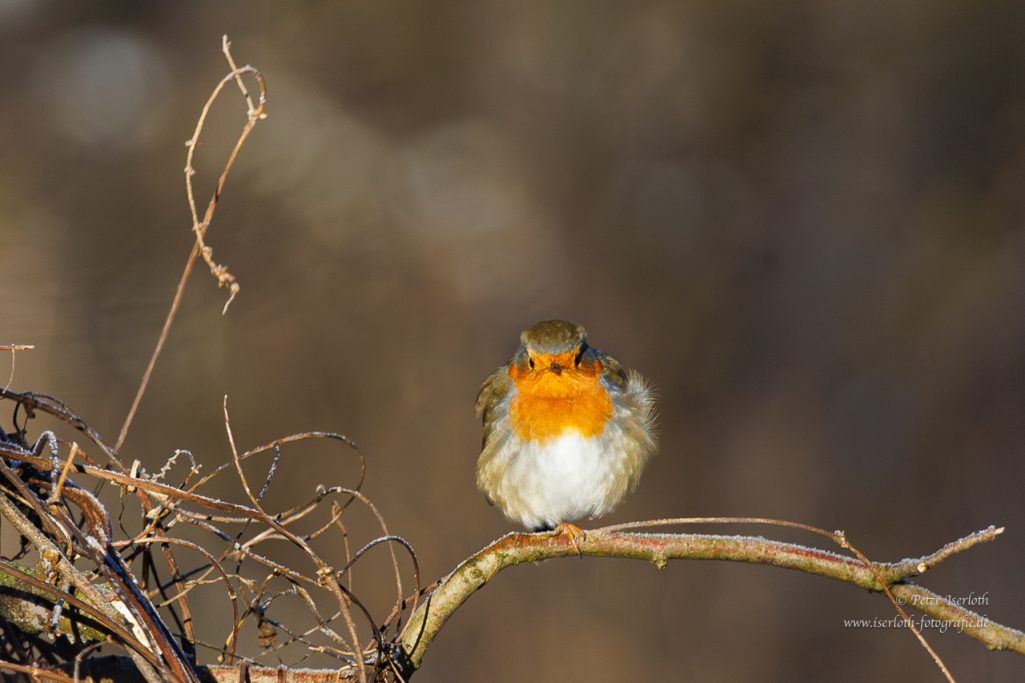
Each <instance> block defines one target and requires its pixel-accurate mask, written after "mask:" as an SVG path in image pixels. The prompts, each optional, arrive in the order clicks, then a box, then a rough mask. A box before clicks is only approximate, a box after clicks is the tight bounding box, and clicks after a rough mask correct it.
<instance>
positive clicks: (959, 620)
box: [400, 526, 1025, 669]
mask: <svg viewBox="0 0 1025 683" xmlns="http://www.w3.org/2000/svg"><path fill="white" fill-rule="evenodd" d="M1001 532H1003V528H1000V529H997V528H995V527H992V526H991V527H989V528H988V529H985V530H982V531H978V532H976V533H974V534H970V535H968V536H965V537H964V538H961V539H958V540H957V541H954V542H952V543H949V544H947V545H946V546H944V547H943V548H941V549H940V550H937V551H936V552H934V553H932V554H930V555H926V556H925V557H921V558H915V559H906V560H901V561H899V562H893V563H889V562H880V563H874V564H873V567H872V568H869V567H867V566H866V565H865V564H864V563H863V562H861V561H860V560H858V559H855V558H851V557H844V556H842V555H838V554H836V553H833V552H830V551H827V550H820V549H817V548H809V547H805V546H801V545H797V544H793V543H782V542H779V541H770V540H768V539H765V538H762V537H754V536H724V535H714V534H651V533H624V532H619V531H605V530H597V531H588V532H586V533H585V534H584V535H583V536H577V537H576V538H573V537H571V536H569V535H567V534H560V533H558V532H552V533H541V534H527V533H511V534H507V535H505V536H503V537H502V538H500V539H498V540H497V541H495V542H494V543H492V544H491V545H489V546H488V547H486V548H484V549H483V550H481V551H479V552H478V553H476V554H475V555H473V556H472V557H470V558H469V559H467V560H466V561H465V562H463V563H462V564H460V565H459V566H458V567H456V569H455V570H454V571H453V572H452V573H451V574H449V575H448V576H447V577H446V578H445V579H443V580H442V582H441V584H440V585H439V586H438V587H437V589H435V591H434V592H433V593H432V594H431V596H430V597H429V598H428V599H427V601H426V602H425V603H424V604H423V605H421V607H420V609H418V610H417V611H416V612H415V613H414V614H413V616H412V618H411V619H410V621H409V624H408V625H407V626H406V629H405V631H404V632H403V634H402V638H401V639H400V643H401V645H402V647H403V649H404V650H405V653H406V655H407V656H408V658H409V661H408V665H409V666H410V668H411V669H416V668H419V666H420V663H421V662H422V661H423V656H424V652H425V651H426V650H427V648H428V646H430V644H431V642H432V641H433V640H434V638H435V636H437V634H438V632H439V631H440V630H441V628H442V626H444V625H445V622H446V621H448V619H449V617H451V616H452V614H453V613H454V612H455V611H456V610H457V609H458V608H459V607H460V606H461V605H462V604H463V603H464V602H465V601H466V600H467V599H468V598H469V597H470V596H471V595H472V594H473V593H474V592H476V591H477V590H478V589H479V588H481V587H482V586H483V585H484V584H486V583H487V582H488V581H490V580H491V579H492V578H493V577H494V576H495V575H496V574H498V572H500V571H502V570H503V569H505V568H506V567H512V566H515V565H517V564H521V563H523V562H537V561H539V560H546V559H550V558H555V557H572V556H576V555H577V554H578V549H577V548H578V547H579V553H580V554H582V555H591V556H595V557H621V558H627V559H636V560H646V561H648V562H651V563H652V564H654V565H655V566H656V567H658V568H660V569H661V568H663V567H665V566H666V564H667V563H668V561H669V560H685V559H686V560H730V561H733V562H749V563H752V564H765V565H772V566H775V567H783V568H786V569H794V570H797V571H802V572H805V573H808V574H818V575H819V576H825V577H828V578H831V579H836V580H838V581H845V582H847V583H852V584H854V585H856V586H859V587H861V588H866V589H868V590H873V591H878V590H882V586H881V585H880V584H879V582H878V581H877V580H876V578H875V575H874V573H873V569H874V570H875V572H876V573H878V575H879V576H880V577H882V578H883V580H884V581H886V582H887V583H888V584H889V585H890V586H891V591H892V592H893V594H894V595H895V596H897V597H898V599H900V600H903V601H904V603H905V604H907V605H910V606H912V607H914V608H915V609H917V610H918V611H920V612H922V613H924V614H927V615H929V616H932V617H935V618H937V619H941V620H943V621H945V622H947V623H950V624H952V625H953V626H954V627H955V628H957V629H958V630H960V631H962V632H963V633H965V634H966V635H968V636H971V637H972V638H975V639H976V640H978V641H979V642H981V643H983V644H984V645H985V646H986V647H988V648H989V649H991V650H1012V651H1014V652H1017V653H1019V654H1025V633H1023V632H1021V631H1018V630H1016V629H1013V628H1009V627H1006V626H1001V625H1000V624H996V623H994V622H992V621H990V620H989V619H987V618H986V617H983V616H981V615H978V614H975V613H974V612H971V611H970V610H966V609H964V608H963V607H960V606H959V605H956V604H954V603H953V602H951V601H950V600H948V599H947V598H944V597H942V596H939V595H937V594H935V593H932V592H931V591H928V590H926V589H924V588H922V587H921V586H917V585H914V584H911V583H907V582H906V580H907V579H908V578H909V577H912V576H918V575H920V574H922V573H924V572H925V571H927V570H929V569H930V568H932V567H934V566H936V565H937V564H939V563H940V562H942V561H943V560H945V559H947V558H949V557H951V556H953V555H956V554H957V553H960V552H963V551H965V550H968V549H969V548H972V547H973V546H976V545H978V544H980V543H986V542H988V541H992V540H993V539H994V538H996V537H997V536H998V535H999V534H1000V533H1001Z"/></svg>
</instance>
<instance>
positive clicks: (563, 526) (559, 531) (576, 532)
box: [552, 522, 587, 558]
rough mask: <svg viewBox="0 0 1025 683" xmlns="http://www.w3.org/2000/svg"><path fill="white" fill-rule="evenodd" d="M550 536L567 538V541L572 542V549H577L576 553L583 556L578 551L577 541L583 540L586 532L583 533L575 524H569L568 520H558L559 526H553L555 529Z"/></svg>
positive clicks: (578, 544)
mask: <svg viewBox="0 0 1025 683" xmlns="http://www.w3.org/2000/svg"><path fill="white" fill-rule="evenodd" d="M552 536H553V537H554V538H559V537H560V536H565V537H566V538H568V539H569V542H570V543H572V544H573V549H574V550H576V551H577V555H578V556H580V557H581V558H582V557H583V556H584V554H583V553H582V552H580V543H579V541H583V540H584V539H586V538H587V534H585V533H584V530H583V529H581V528H580V527H578V526H577V525H576V524H570V523H569V522H559V526H557V527H555V529H554V530H553V531H552Z"/></svg>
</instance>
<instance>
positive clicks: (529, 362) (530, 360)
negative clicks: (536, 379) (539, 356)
mask: <svg viewBox="0 0 1025 683" xmlns="http://www.w3.org/2000/svg"><path fill="white" fill-rule="evenodd" d="M527 365H528V366H530V369H531V370H533V369H534V359H533V358H529V357H528V358H527Z"/></svg>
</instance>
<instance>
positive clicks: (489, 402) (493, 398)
mask: <svg viewBox="0 0 1025 683" xmlns="http://www.w3.org/2000/svg"><path fill="white" fill-rule="evenodd" d="M511 386H512V380H511V379H509V373H508V369H507V368H506V366H504V365H503V366H502V367H500V368H498V369H497V370H495V371H494V372H493V373H491V374H490V375H489V376H488V378H487V379H486V380H484V384H482V385H481V387H480V391H479V392H478V393H477V405H476V410H477V417H478V418H480V419H481V420H482V421H483V422H484V443H487V442H488V437H489V436H490V435H491V430H492V428H493V427H494V425H495V421H496V420H497V419H498V416H497V415H496V414H495V404H497V403H498V402H499V401H501V400H502V399H503V398H504V397H505V395H506V394H507V393H509V387H511Z"/></svg>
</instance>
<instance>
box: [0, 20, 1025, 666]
mask: <svg viewBox="0 0 1025 683" xmlns="http://www.w3.org/2000/svg"><path fill="white" fill-rule="evenodd" d="M222 33H227V34H229V35H230V37H231V39H232V41H233V44H234V52H235V56H236V58H237V59H238V60H239V62H240V63H252V64H254V65H256V66H257V67H259V68H260V69H261V70H263V72H264V73H265V74H266V76H267V79H268V83H269V87H270V102H269V105H268V111H269V118H268V119H267V120H266V121H264V122H262V123H261V124H260V125H259V126H258V127H257V128H256V130H255V132H254V134H253V137H252V138H251V140H250V142H249V143H248V145H247V147H246V148H245V149H244V150H243V153H242V156H241V159H240V162H239V164H238V165H237V167H236V169H235V172H234V175H233V176H232V177H231V178H230V179H229V183H228V187H227V191H226V194H225V198H224V201H223V203H222V206H221V208H220V210H219V212H218V214H217V216H216V219H215V222H214V225H213V228H212V230H211V233H210V243H211V244H212V245H213V247H214V250H215V256H216V257H217V258H218V260H220V261H222V262H224V263H226V264H227V265H228V266H229V267H230V269H231V270H232V272H234V273H235V274H236V275H237V276H238V277H239V279H240V281H241V284H242V292H241V294H240V296H239V298H238V300H237V301H236V302H235V303H234V304H233V306H232V308H231V310H230V312H229V314H228V315H227V316H226V317H223V318H222V317H221V315H220V309H221V306H222V304H223V301H224V292H223V290H217V289H216V288H215V286H214V283H213V281H212V280H211V279H210V277H209V276H208V275H207V273H206V272H205V269H204V268H197V272H196V273H195V275H194V277H193V279H192V281H191V284H190V286H189V288H188V291H187V296H186V299H185V303H184V307H183V310H182V312H181V315H180V318H179V320H178V322H177V324H176V327H175V328H174V329H173V331H172V334H171V336H170V339H169V342H168V347H167V350H166V352H165V354H164V356H163V358H162V361H161V363H160V364H159V366H158V368H157V371H156V373H155V375H154V378H153V382H152V384H151V387H150V390H149V393H148V395H147V396H146V399H145V400H144V402H143V405H142V409H141V411H140V413H139V416H138V419H137V421H136V423H135V426H134V428H133V431H132V433H131V435H130V437H129V439H128V441H127V444H126V447H125V451H124V453H125V457H126V458H127V459H128V460H129V461H130V460H131V459H133V458H139V459H140V460H142V461H143V463H144V464H145V465H146V466H147V467H149V468H151V469H153V468H156V467H159V465H160V463H161V462H163V460H164V459H165V458H166V457H167V456H168V455H170V454H171V453H172V452H173V450H174V449H175V448H189V449H191V450H192V451H193V452H194V453H195V454H196V456H197V458H199V459H200V460H201V461H202V462H204V463H207V466H208V467H210V466H212V465H213V464H216V463H219V462H222V461H223V460H224V458H225V457H226V454H227V452H228V451H227V444H226V440H225V437H224V430H223V425H222V421H221V414H220V404H221V400H222V396H223V395H224V394H228V395H229V396H230V402H231V409H232V423H233V427H234V429H235V434H236V438H237V439H238V440H239V441H240V445H241V446H242V447H247V446H253V445H256V444H258V443H262V442H264V441H267V440H270V439H271V438H273V437H275V436H280V435H284V434H287V433H291V432H295V431H299V430H304V429H325V430H336V431H341V432H344V433H346V434H349V435H350V436H352V437H353V438H354V439H356V441H357V442H358V443H359V444H360V445H361V447H362V448H363V450H364V451H365V452H366V453H367V455H368V459H369V463H370V470H369V480H368V482H367V485H366V490H367V491H368V493H369V494H370V495H371V496H372V498H373V499H374V500H375V501H376V503H377V504H378V505H379V506H380V508H381V509H382V511H383V512H384V514H385V515H386V516H387V518H388V520H389V523H390V524H391V526H392V528H393V529H394V530H395V531H396V532H397V533H400V534H402V535H403V536H405V537H406V538H408V539H409V540H410V541H411V542H412V543H413V544H414V545H415V547H416V549H417V551H418V554H419V557H420V561H421V565H422V567H423V569H424V573H425V575H426V577H427V578H434V577H437V576H440V575H442V574H444V573H445V572H447V571H448V570H449V569H451V568H452V567H453V566H454V564H455V563H456V562H458V561H459V560H460V559H461V558H464V557H465V556H467V555H468V554H470V553H471V552H472V551H474V550H476V549H477V548H479V547H480V546H482V545H484V544H485V543H487V542H488V541H489V540H491V539H493V538H495V537H496V536H498V535H500V534H502V533H504V532H505V531H507V530H509V529H510V525H509V524H508V523H507V522H506V521H505V520H503V519H502V517H501V515H500V514H499V513H497V512H496V511H494V510H491V509H489V508H488V507H487V506H486V504H485V502H484V501H483V499H482V496H481V495H480V494H479V493H478V492H477V491H476V489H475V486H474V463H475V458H476V455H477V451H478V447H479V439H480V426H479V424H478V423H477V422H476V421H475V419H474V417H473V401H474V396H475V393H476V391H477V388H478V386H479V382H480V381H481V380H482V379H483V378H484V377H485V375H486V374H487V373H488V372H490V371H491V370H492V369H493V368H494V367H495V366H496V365H498V364H499V363H501V362H503V361H504V360H505V359H506V358H507V357H508V355H509V354H510V353H511V352H512V351H513V349H514V348H515V345H516V340H517V334H518V332H519V330H520V329H522V328H523V327H525V326H527V325H530V324H532V323H533V322H535V321H537V320H540V319H544V318H549V317H562V318H567V319H570V320H574V321H577V322H581V323H583V324H584V325H586V326H587V327H588V329H589V331H590V333H591V339H592V342H593V343H594V344H595V345H596V346H598V347H600V348H604V349H606V350H608V351H611V352H613V353H615V354H616V355H617V356H619V357H620V358H621V359H622V360H623V361H624V362H626V363H627V364H628V365H632V366H634V367H636V368H638V369H639V370H641V371H642V372H643V373H644V374H646V375H647V376H648V377H650V378H651V380H652V382H653V383H654V384H655V385H656V386H657V387H658V389H659V392H660V395H661V403H660V414H661V418H660V424H661V435H662V436H661V440H662V449H661V454H660V455H659V456H658V457H657V458H656V459H655V460H654V461H653V462H652V463H651V465H650V467H649V469H648V471H647V474H646V476H645V478H644V479H643V481H642V482H641V486H640V489H639V490H638V491H637V492H636V493H635V494H634V495H633V496H631V497H630V498H629V499H628V500H627V502H626V503H625V504H624V505H623V506H622V507H621V508H620V509H619V510H617V511H616V513H615V514H614V515H613V516H612V517H610V518H609V521H626V520H632V519H642V518H651V517H661V516H677V515H764V516H773V517H782V518H788V519H793V520H799V521H804V522H807V523H811V524H816V525H820V526H824V527H827V528H844V529H846V531H847V532H848V534H849V536H850V537H851V538H852V540H854V542H855V543H856V544H857V545H859V546H860V547H861V549H862V550H864V551H865V552H866V553H867V554H869V555H870V556H871V557H873V558H876V559H898V558H900V557H905V556H909V555H920V554H924V553H926V552H929V551H931V550H933V549H935V548H937V547H939V546H940V545H942V544H943V543H945V542H947V541H950V540H952V539H954V538H957V537H958V536H961V535H963V534H965V533H968V532H970V531H973V530H975V529H979V528H983V527H985V526H987V525H989V524H991V523H995V524H1006V525H1007V527H1008V531H1007V533H1006V534H1005V535H1004V536H1003V537H1002V538H1001V539H1000V540H999V541H998V542H997V543H994V544H990V545H988V546H985V547H981V548H977V549H975V550H973V551H971V552H970V553H968V554H967V555H965V556H962V557H959V558H956V559H954V560H951V561H949V562H948V563H946V564H944V565H942V566H940V567H939V568H937V569H936V570H935V571H933V572H932V573H930V574H929V575H927V576H925V577H923V579H922V583H924V584H925V585H926V586H928V587H930V588H933V589H934V590H937V591H938V592H940V593H944V594H948V593H949V594H951V595H953V596H955V597H957V596H967V595H968V594H969V593H970V592H971V591H974V592H975V593H976V594H977V595H978V594H980V593H986V594H987V603H986V604H984V605H981V606H979V609H980V610H981V611H982V612H984V613H985V614H987V615H989V616H991V617H993V618H995V619H997V620H998V621H1002V622H1004V623H1010V624H1011V625H1015V626H1018V627H1022V626H1025V609H1023V608H1025V588H1023V586H1022V582H1021V577H1022V575H1023V570H1025V550H1023V548H1025V546H1023V543H1022V539H1023V533H1025V506H1023V504H1022V500H1023V484H1025V465H1023V458H1022V456H1023V448H1025V420H1023V417H1025V382H1023V380H1025V316H1023V308H1022V301H1023V297H1025V230H1023V209H1025V201H1023V199H1022V197H1025V193H1023V188H1025V50H1023V49H1022V45H1023V39H1025V5H1022V4H1021V3H1019V2H1013V1H1007V2H990V3H976V2H971V1H969V0H952V1H946V2H936V3H898V6H896V7H877V8H871V7H868V6H862V5H861V4H858V3H846V2H810V1H809V2H786V3H762V2H754V1H751V0H746V1H745V0H740V1H737V2H726V3H713V2H658V1H654V0H652V1H646V2H637V3H630V4H629V5H628V4H627V3H616V2H571V3H559V4H556V3H541V2H534V3H513V2H493V1H479V0H478V1H476V2H471V1H463V2H430V3H426V2H380V1H374V2H355V1H349V2H317V3H287V4H286V3H271V2H266V1H265V2H250V3H202V4H201V3H189V2H177V3H158V2H119V3H98V2H76V3H58V2H46V1H43V0H3V1H2V2H0V83H2V85H3V96H2V98H0V126H2V129H3V131H4V134H3V143H2V145H0V310H2V318H0V341H2V342H4V343H8V342H18V343H32V344H35V345H36V346H37V349H36V350H35V351H32V352H28V353H24V354H21V355H19V356H18V360H17V372H16V374H15V380H14V384H13V385H12V386H13V388H15V389H19V390H27V389H33V390H37V391H45V392H48V393H52V394H55V395H58V396H60V397H62V398H64V399H65V400H67V401H68V402H70V404H71V405H72V406H74V407H76V408H77V409H78V410H79V411H80V412H82V413H83V414H84V415H85V416H86V417H87V418H88V419H89V420H90V421H91V423H92V424H94V425H95V426H96V427H97V428H99V429H100V430H101V431H102V432H103V433H105V434H106V435H107V437H108V439H109V440H110V441H114V440H115V438H116V434H117V430H118V428H119V427H120V424H121V420H122V418H123V416H124V414H125V412H126V411H127V409H128V406H129V403H130V400H131V396H132V394H133V392H134V389H135V386H136V383H137V381H138V378H139V376H140V374H141V372H142V370H143V368H144V366H145V363H146V360H147V358H148V355H149V353H150V350H151V348H152V345H153V343H154V341H155V340H156V336H157V333H158V331H159V329H160V325H161V323H162V321H163V318H164V315H165V313H166V310H167V306H168V304H169V303H170V299H171V295H172V293H173V290H174V285H175V283H176V282H177V278H178V275H179V273H180V269H181V266H182V263H183V261H184V259H185V256H186V255H187V253H188V250H189V248H190V244H191V234H190V232H189V226H190V220H189V217H188V212H187V209H186V204H185V199H184V191H183V183H182V173H181V169H182V168H183V166H184V153H185V148H184V146H183V143H184V141H185V140H186V139H188V138H189V137H190V135H191V134H192V128H193V126H194V122H195V117H196V114H197V112H198V109H199V107H200V106H201V105H202V103H203V101H204V100H205V98H206V96H207V94H208V92H209V90H210V88H211V87H212V85H213V84H214V83H215V82H216V81H217V79H219V78H220V77H221V75H223V73H225V72H226V68H225V65H224V61H223V58H222V56H221V54H220V37H221V34H222ZM242 111H243V110H242V105H241V104H240V103H239V101H238V98H237V93H234V92H229V93H228V97H227V98H226V99H224V100H222V101H221V103H220V104H219V105H218V107H217V108H216V110H215V116H214V119H213V120H212V121H211V124H210V128H209V130H208V132H207V134H206V137H205V144H204V146H203V147H202V148H201V150H200V156H199V159H198V162H197V166H198V168H199V172H200V173H199V176H198V177H197V181H198V188H199V189H200V190H201V194H202V196H203V201H204V202H205V197H206V194H207V192H208V191H209V188H210V187H211V185H212V182H213V178H214V177H215V171H216V170H217V169H219V167H220V164H221V163H222V159H223V155H224V154H225V152H226V150H227V149H228V148H229V147H230V144H231V143H233V142H234V138H235V135H236V134H237V131H238V128H239V127H240V125H241V123H242V120H243V116H242ZM3 363H4V364H3V371H2V372H3V374H4V375H6V374H7V369H6V368H7V367H8V366H7V361H6V360H4V362H3ZM5 410H6V409H5ZM3 419H4V420H5V423H4V424H7V422H6V421H7V420H8V419H9V417H8V416H7V415H6V413H5V415H4V417H3ZM287 462H288V466H287V467H285V468H284V470H283V472H282V474H281V476H279V478H278V479H277V481H276V482H275V490H274V491H273V492H272V493H273V494H274V497H273V498H272V501H273V505H277V506H279V509H280V508H282V507H285V506H286V504H287V503H289V502H296V501H297V500H300V499H304V498H306V497H307V496H308V495H309V493H310V491H311V489H312V487H313V485H314V484H315V483H317V482H334V481H337V482H339V483H345V482H351V481H352V480H353V472H354V468H353V466H352V465H351V462H352V461H351V459H350V458H349V456H348V455H346V454H344V453H342V452H341V451H339V450H338V449H331V448H326V447H308V448H305V449H300V450H299V451H297V452H294V453H290V454H289V455H288V460H287ZM717 531H723V529H722V528H719V529H717ZM725 531H726V532H729V533H732V532H736V531H738V530H737V529H726V530H725ZM752 531H754V532H756V533H765V534H767V535H770V536H773V537H781V538H788V539H793V540H798V541H803V542H809V543H816V542H818V539H814V538H808V537H806V536H800V535H793V534H787V533H784V532H777V531H776V530H771V529H754V530H752ZM371 533H372V530H371V529H370V527H369V524H368V526H367V529H366V534H367V535H369V534H371ZM325 553H327V554H328V555H329V556H331V557H333V558H335V559H336V560H337V558H339V557H340V555H339V554H338V553H333V552H332V551H331V550H330V549H325ZM382 567H386V565H382ZM366 583H367V585H368V588H369V587H371V586H372V585H376V584H374V581H373V580H372V579H370V578H369V577H368V579H367V580H366ZM382 585H383V584H382ZM385 602H386V601H385ZM211 604H214V603H211ZM220 608H221V605H220V604H218V606H217V609H220ZM891 613H892V610H891V608H890V606H889V605H888V604H887V603H886V601H885V600H884V599H883V598H881V597H879V596H873V595H867V594H865V593H864V592H862V591H858V590H855V589H852V587H850V586H847V585H843V584H839V583H834V582H829V581H825V580H822V579H817V578H814V577H808V576H804V575H801V574H797V573H789V572H784V571H780V570H776V569H771V568H765V567H751V566H741V565H731V564H726V563H698V562H681V563H675V564H671V565H670V566H669V567H668V568H666V569H665V570H664V571H661V572H659V571H656V570H655V569H654V568H653V567H651V566H649V565H646V564H642V563H638V562H629V561H615V560H597V559H587V560H586V561H583V562H579V561H558V562H549V563H546V564H543V565H540V566H531V567H521V568H516V569H513V570H510V571H509V572H508V573H505V574H503V575H501V576H500V577H499V578H498V579H496V580H495V581H494V582H493V583H492V584H491V585H489V586H488V587H487V588H486V589H485V590H484V591H483V592H481V593H480V594H479V595H476V596H475V597H474V598H473V599H472V600H471V601H470V602H469V603H468V604H467V605H466V606H465V607H464V608H463V609H462V610H460V611H459V612H458V613H457V614H456V617H455V618H454V619H453V620H452V621H451V622H450V623H449V625H448V626H447V627H446V628H445V629H444V631H443V632H442V634H441V636H440V637H439V639H438V640H437V641H436V643H435V644H434V646H433V647H432V649H431V650H430V652H429V653H428V655H427V659H426V661H425V668H424V669H423V670H422V671H421V672H420V674H418V677H417V680H423V681H452V680H466V681H471V680H489V681H518V680H524V679H526V680H538V681H559V680H608V681H612V680H701V681H740V680H826V679H828V680H836V681H862V680H872V679H875V680H897V679H901V680H938V679H939V675H938V673H937V672H936V670H935V668H934V665H933V664H932V662H931V661H930V660H929V658H928V656H927V655H926V654H925V653H924V652H923V651H922V650H921V649H920V648H919V646H918V645H917V644H916V643H915V641H914V638H913V637H912V636H911V634H909V633H907V632H905V631H904V630H879V629H876V630H873V629H851V628H844V626H843V621H842V620H843V619H844V618H852V617H862V616H876V615H878V616H880V617H883V618H889V617H890V616H891ZM208 618H209V619H212V620H214V621H216V620H217V619H220V618H223V615H217V614H214V615H210V616H209V617H208ZM926 635H927V636H928V637H929V638H930V639H931V640H932V642H933V644H934V645H935V646H936V648H937V649H938V651H939V652H940V654H941V655H942V656H943V657H944V658H946V660H947V662H948V664H949V665H950V666H951V668H952V669H953V671H954V673H955V674H957V675H960V677H961V680H972V681H1009V680H1022V679H1023V678H1025V659H1023V658H1021V657H1019V656H1017V655H1010V654H1005V653H987V652H986V651H985V650H984V649H983V648H982V647H981V646H980V645H979V644H977V643H976V642H975V641H972V640H970V639H968V638H965V637H960V636H957V635H953V634H951V633H947V634H943V635H941V634H939V633H937V632H936V631H935V630H927V631H926ZM246 649H247V650H248V651H250V652H252V651H255V644H254V643H252V642H250V643H248V644H247V648H246Z"/></svg>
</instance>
